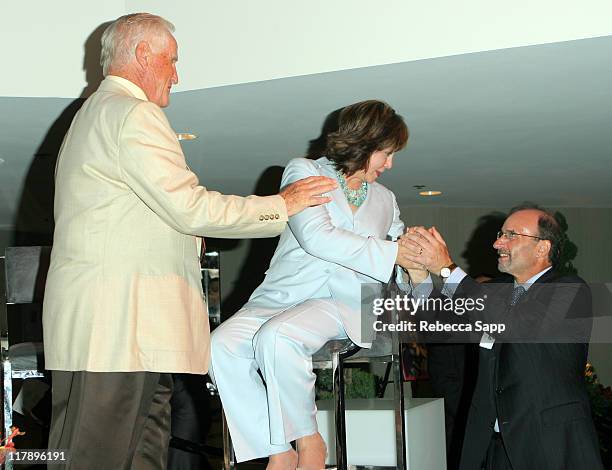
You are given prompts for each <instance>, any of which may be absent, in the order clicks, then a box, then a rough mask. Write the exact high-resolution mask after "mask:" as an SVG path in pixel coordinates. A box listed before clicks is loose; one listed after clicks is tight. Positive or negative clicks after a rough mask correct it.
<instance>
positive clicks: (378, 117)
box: [325, 100, 408, 176]
mask: <svg viewBox="0 0 612 470" xmlns="http://www.w3.org/2000/svg"><path fill="white" fill-rule="evenodd" d="M407 141H408V128H407V127H406V124H405V123H404V119H403V118H402V117H401V116H400V115H399V114H397V113H396V112H395V110H394V109H393V108H392V107H391V106H389V105H388V104H387V103H385V102H383V101H377V100H368V101H361V102H359V103H355V104H351V105H350V106H347V107H345V108H343V109H342V111H340V115H339V117H338V130H336V131H334V132H331V133H330V134H328V136H327V145H326V148H325V155H326V157H327V158H328V159H329V160H331V161H332V162H333V163H334V166H335V167H336V170H340V171H342V172H343V173H344V174H345V175H346V176H351V175H352V174H354V173H355V172H357V171H359V170H367V167H368V161H369V159H370V156H371V155H372V153H374V152H376V151H378V150H384V149H387V148H390V149H392V151H393V152H397V151H399V150H401V149H403V148H404V147H405V146H406V142H407Z"/></svg>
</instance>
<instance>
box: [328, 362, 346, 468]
mask: <svg viewBox="0 0 612 470" xmlns="http://www.w3.org/2000/svg"><path fill="white" fill-rule="evenodd" d="M332 374H333V393H334V405H335V411H336V467H337V468H338V470H347V467H348V464H347V456H346V421H345V411H346V405H345V401H344V364H343V363H342V358H341V357H340V353H339V352H334V353H333V354H332Z"/></svg>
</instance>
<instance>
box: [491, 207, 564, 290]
mask: <svg viewBox="0 0 612 470" xmlns="http://www.w3.org/2000/svg"><path fill="white" fill-rule="evenodd" d="M502 233H503V235H502V236H501V237H499V238H498V239H497V240H496V241H495V243H494V244H493V247H494V248H495V249H496V250H497V252H498V254H499V258H498V269H499V270H500V271H501V272H505V273H508V274H512V275H513V276H514V278H515V279H516V280H517V282H525V281H527V280H528V279H529V278H531V277H532V276H534V275H535V274H537V273H539V272H541V271H543V270H544V269H546V268H547V267H549V266H551V265H553V264H555V262H556V261H558V258H559V254H560V244H561V241H562V230H561V228H560V226H559V224H558V222H557V221H556V220H555V218H554V216H552V215H551V214H550V213H549V212H548V211H546V210H543V209H540V208H538V207H537V206H531V207H517V208H515V209H513V210H512V211H511V212H510V215H509V216H508V218H507V219H506V220H505V222H504V225H503V227H502Z"/></svg>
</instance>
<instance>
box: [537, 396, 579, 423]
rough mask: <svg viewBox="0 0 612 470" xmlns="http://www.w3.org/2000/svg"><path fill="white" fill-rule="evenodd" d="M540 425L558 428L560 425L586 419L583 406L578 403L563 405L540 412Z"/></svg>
mask: <svg viewBox="0 0 612 470" xmlns="http://www.w3.org/2000/svg"><path fill="white" fill-rule="evenodd" d="M540 416H541V417H542V424H543V425H544V426H558V425H560V424H564V423H567V422H569V421H574V420H577V419H582V418H586V413H585V411H584V406H583V405H582V403H581V402H579V401H573V402H570V403H564V404H563V405H557V406H553V407H551V408H546V409H544V410H542V411H541V413H540Z"/></svg>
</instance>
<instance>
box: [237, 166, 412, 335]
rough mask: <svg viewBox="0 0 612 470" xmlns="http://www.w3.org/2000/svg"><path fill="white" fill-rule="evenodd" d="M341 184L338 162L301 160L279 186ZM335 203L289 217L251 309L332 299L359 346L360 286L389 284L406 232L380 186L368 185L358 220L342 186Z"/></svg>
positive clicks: (282, 307)
mask: <svg viewBox="0 0 612 470" xmlns="http://www.w3.org/2000/svg"><path fill="white" fill-rule="evenodd" d="M318 175H323V176H329V177H332V178H335V171H334V166H333V164H332V162H330V161H329V160H328V159H327V158H325V157H322V158H319V159H318V160H308V159H306V158H295V159H293V160H291V161H290V162H289V163H288V164H287V167H286V168H285V171H284V173H283V178H282V183H281V186H283V187H284V186H286V185H288V184H289V183H293V182H294V181H297V180H299V179H301V178H306V177H308V176H318ZM329 195H330V196H331V198H332V201H331V202H329V203H328V204H324V205H322V206H317V207H311V208H308V209H306V210H304V211H302V212H300V213H299V214H296V215H294V216H292V217H290V218H289V225H288V227H287V228H285V230H284V232H283V233H282V234H281V237H280V241H279V244H278V247H277V248H276V251H275V253H274V256H273V257H272V261H271V262H270V268H269V269H268V271H267V272H266V277H265V279H264V281H263V282H262V283H261V285H260V286H259V287H258V288H257V289H255V291H254V292H253V294H252V295H251V298H250V299H249V301H248V303H247V304H246V305H245V307H246V308H264V309H278V310H279V311H283V310H286V309H287V308H289V307H292V306H294V305H296V304H299V303H301V302H303V301H305V300H308V299H314V298H332V299H334V300H336V301H338V302H340V303H342V304H344V305H345V306H346V307H348V308H346V309H344V308H343V309H339V312H340V316H341V320H342V323H343V325H344V329H345V331H346V332H347V334H348V336H349V337H350V338H351V339H352V340H353V341H354V342H355V343H357V344H360V345H362V346H368V344H367V343H364V342H362V341H361V340H360V339H361V334H360V328H361V313H360V312H361V308H360V300H361V284H362V283H381V282H387V281H388V280H389V279H390V277H391V274H392V273H393V268H394V264H395V258H396V256H397V244H396V243H394V242H392V241H389V240H387V238H391V239H396V238H397V237H399V236H400V235H401V234H402V232H403V230H404V224H403V222H402V221H401V220H400V218H399V216H400V213H399V208H398V206H397V202H396V200H395V195H394V194H393V193H392V192H391V191H389V190H388V189H387V188H385V187H384V186H383V185H381V184H379V183H376V182H375V183H373V184H370V185H369V188H368V194H367V198H366V200H365V202H364V203H363V205H362V206H361V207H360V208H359V209H358V210H357V212H356V213H354V214H353V212H352V211H351V208H350V207H349V204H348V202H347V200H346V197H345V196H344V193H343V192H342V189H340V188H338V189H336V190H334V191H332V192H331V193H330V194H329Z"/></svg>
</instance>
